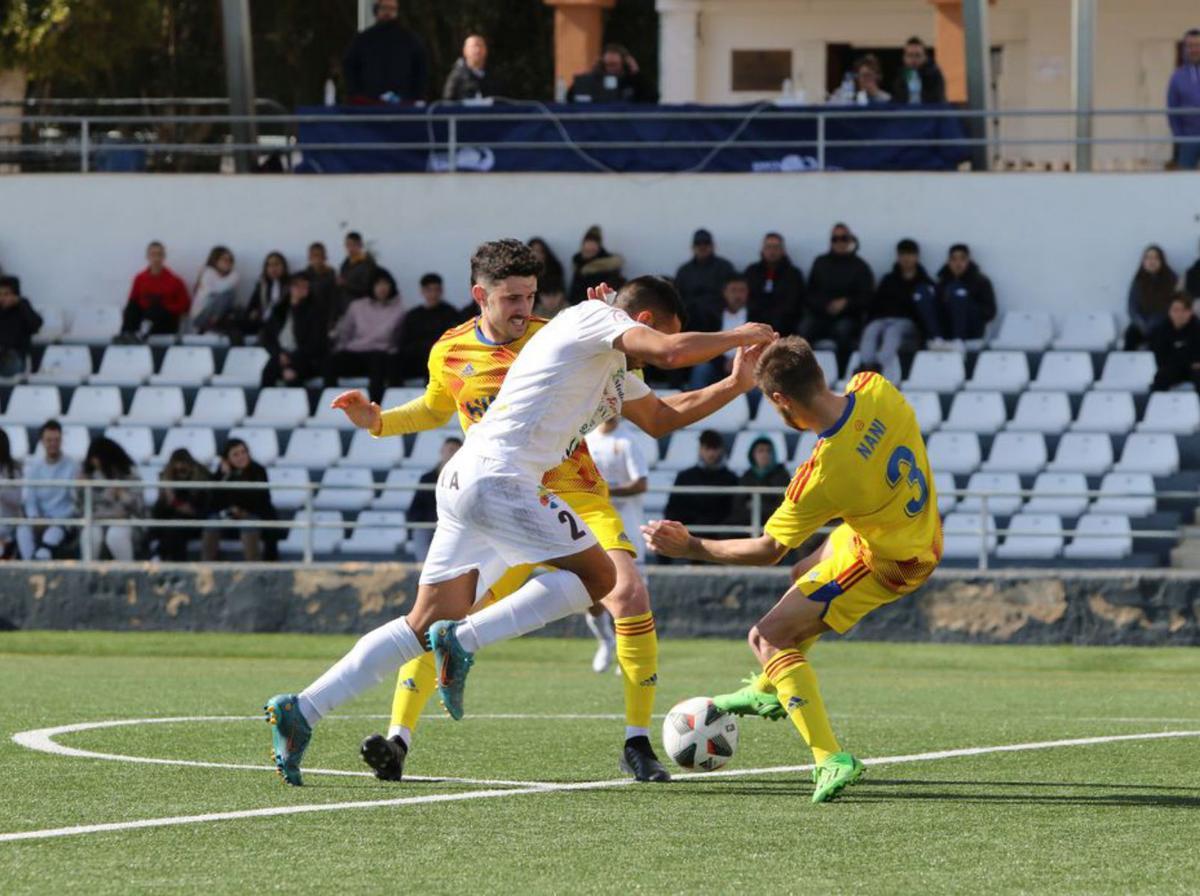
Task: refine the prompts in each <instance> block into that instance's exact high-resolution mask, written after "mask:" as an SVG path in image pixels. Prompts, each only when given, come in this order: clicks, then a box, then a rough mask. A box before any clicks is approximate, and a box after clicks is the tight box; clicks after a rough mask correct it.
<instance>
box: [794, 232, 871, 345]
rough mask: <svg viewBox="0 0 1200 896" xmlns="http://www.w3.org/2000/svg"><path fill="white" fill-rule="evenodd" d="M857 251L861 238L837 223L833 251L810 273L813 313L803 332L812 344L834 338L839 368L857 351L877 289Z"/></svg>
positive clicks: (809, 297)
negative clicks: (868, 306) (864, 323)
mask: <svg viewBox="0 0 1200 896" xmlns="http://www.w3.org/2000/svg"><path fill="white" fill-rule="evenodd" d="M857 250H858V240H857V239H856V238H855V236H854V234H853V233H851V232H850V228H849V227H847V226H846V225H845V224H842V223H840V222H839V223H837V224H834V225H833V231H832V232H831V233H830V235H829V251H828V252H826V253H825V254H824V255H820V256H818V257H817V259H816V260H815V261H814V262H813V266H812V273H810V274H809V275H808V294H807V296H806V300H807V302H808V308H809V315H808V317H806V318H805V320H804V322H803V323H802V324H801V325H800V335H801V336H803V337H804V338H805V339H807V340H808V341H809V343H810V344H812V345H816V343H817V342H818V341H819V340H822V339H831V340H833V342H834V343H835V344H836V345H837V355H838V366H839V368H841V367H845V365H846V361H847V360H848V359H849V357H850V353H851V352H853V351H854V347H855V344H856V343H857V341H858V336H859V331H860V328H861V327H862V314H863V310H864V309H865V308H866V305H867V303H868V302H869V301H870V300H871V295H872V294H873V293H874V291H875V275H874V274H873V273H872V272H871V267H870V265H868V264H867V263H866V262H865V261H863V260H862V259H861V258H859V256H858V254H857Z"/></svg>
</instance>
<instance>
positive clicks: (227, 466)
mask: <svg viewBox="0 0 1200 896" xmlns="http://www.w3.org/2000/svg"><path fill="white" fill-rule="evenodd" d="M214 478H215V479H216V481H217V482H261V483H263V484H264V488H260V489H259V488H255V489H214V490H213V492H212V500H211V501H210V503H209V508H210V514H209V516H210V518H213V519H220V520H242V521H244V520H273V519H275V518H276V517H275V505H274V504H272V503H271V492H270V491H269V490H268V489H267V488H265V484H266V482H267V471H266V470H265V469H263V466H262V464H259V463H256V462H255V461H254V459H253V458H251V457H250V448H249V446H248V445H247V444H246V443H245V442H243V441H242V440H241V439H230V440H229V441H228V442H226V443H225V450H224V451H222V452H221V465H220V468H219V469H218V471H217V475H216V477H214ZM277 531H278V530H275V529H225V528H217V527H215V526H209V527H206V528H205V530H204V537H203V540H202V546H201V556H202V557H203V558H204V559H205V560H206V561H212V560H216V559H217V556H218V555H219V554H220V548H221V537H222V536H223V535H224V536H225V537H227V538H233V537H235V536H236V537H238V538H240V539H241V542H242V556H243V558H244V559H245V560H246V561H247V562H249V563H254V562H257V561H259V560H262V559H264V557H265V559H268V560H274V559H276V557H277V556H278V555H277V554H276V553H275V551H274V548H275V545H276V543H277V539H276V538H273V537H272V535H273V534H274V533H275V532H277ZM264 543H265V544H264Z"/></svg>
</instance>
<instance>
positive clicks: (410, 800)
mask: <svg viewBox="0 0 1200 896" xmlns="http://www.w3.org/2000/svg"><path fill="white" fill-rule="evenodd" d="M220 718H223V719H229V718H230V717H228V716H224V717H220ZM234 718H238V717H234ZM158 721H166V720H158ZM173 721H178V720H173ZM90 724H96V723H90ZM101 724H113V723H101ZM117 724H121V723H117ZM124 724H137V720H129V721H125V722H124ZM66 727H74V726H66ZM43 730H57V729H43ZM31 733H33V732H22V733H21V734H18V735H14V737H13V739H14V740H17V739H18V738H19V737H21V736H22V735H25V734H31ZM1178 737H1200V731H1157V732H1151V733H1147V734H1110V735H1105V736H1101V737H1081V738H1071V739H1067V740H1048V741H1036V742H1031V743H1023V744H1002V745H999V746H991V747H965V748H961V749H955V750H937V751H934V752H929V753H909V754H905V755H900V756H879V757H875V758H873V759H866V760H863V761H864V762H865V763H866V764H867V765H895V764H900V763H909V762H930V761H935V760H939V759H953V758H957V757H960V756H983V755H987V754H990V753H1016V752H1023V751H1027V750H1048V749H1053V748H1055V747H1081V746H1092V745H1095V744H1108V743H1118V742H1121V741H1140V740H1162V739H1165V738H1178ZM17 742H18V743H22V741H20V740H17ZM55 746H59V745H57V744H55ZM112 758H115V759H119V760H122V761H127V760H128V757H112ZM162 761H164V762H166V763H167V764H172V765H183V764H191V763H185V762H183V761H179V762H176V761H174V760H162ZM812 767H813V766H812V764H811V763H810V764H806V765H780V766H772V767H768V768H747V769H728V770H721V771H716V772H706V773H690V774H680V775H676V776H675V779H676V780H696V779H706V778H733V777H753V776H759V775H776V774H789V773H795V772H803V771H808V770H810V769H812ZM631 783H632V781H631V780H630V779H628V778H616V779H607V780H603V781H582V782H578V783H571V784H543V783H537V784H533V785H531V786H524V787H509V788H507V789H490V790H470V791H465V792H462V793H444V794H428V795H425V796H411V797H400V798H398V799H390V800H362V801H356V802H345V803H312V804H305V805H299V806H272V807H269V808H265V809H243V810H238V811H233V812H211V813H207V814H204V815H178V816H173V817H170V818H145V819H140V820H137V821H118V822H110V823H107V824H89V825H75V826H72V827H62V828H46V829H43V830H38V831H16V832H13V833H8V834H0V843H11V842H15V841H22V840H45V839H49V838H54V837H71V836H76V835H80V834H99V833H108V832H115V831H128V830H138V829H142V828H158V827H174V826H178V825H188V824H201V823H205V822H210V821H236V820H240V819H245V818H272V817H278V816H281V815H300V814H305V813H310V812H338V811H343V810H349V809H374V808H384V807H391V806H412V805H421V804H425V803H448V802H459V801H463V800H481V799H495V798H498V797H505V796H517V795H520V794H529V793H561V792H569V791H575V790H601V789H607V788H614V787H624V786H627V785H629V784H631Z"/></svg>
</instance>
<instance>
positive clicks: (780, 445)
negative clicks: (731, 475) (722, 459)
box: [728, 432, 788, 476]
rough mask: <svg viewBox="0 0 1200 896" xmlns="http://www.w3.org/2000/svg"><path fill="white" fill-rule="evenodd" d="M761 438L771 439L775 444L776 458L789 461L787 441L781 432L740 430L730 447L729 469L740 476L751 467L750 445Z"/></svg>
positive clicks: (781, 461) (785, 461) (780, 460)
mask: <svg viewBox="0 0 1200 896" xmlns="http://www.w3.org/2000/svg"><path fill="white" fill-rule="evenodd" d="M759 439H770V440H771V444H772V445H774V446H775V460H777V461H778V462H779V463H787V456H788V453H787V443H786V442H785V441H784V438H783V433H781V432H739V433H738V434H737V436H735V437H734V440H733V447H732V448H730V449H729V461H728V463H729V469H731V470H733V472H735V473H737V474H738V475H739V476H740V475H741V474H742V473H745V472H746V471H747V470H748V469H750V457H749V454H750V446H751V445H753V444H754V443H755V442H756V441H758V440H759Z"/></svg>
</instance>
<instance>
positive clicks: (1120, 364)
mask: <svg viewBox="0 0 1200 896" xmlns="http://www.w3.org/2000/svg"><path fill="white" fill-rule="evenodd" d="M1153 381H1154V355H1153V354H1152V353H1150V352H1109V354H1108V356H1107V357H1105V359H1104V369H1103V370H1102V371H1101V372H1100V379H1098V380H1096V385H1095V387H1094V388H1096V389H1102V390H1105V391H1112V390H1119V391H1124V392H1148V391H1149V390H1150V383H1151V382H1153Z"/></svg>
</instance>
